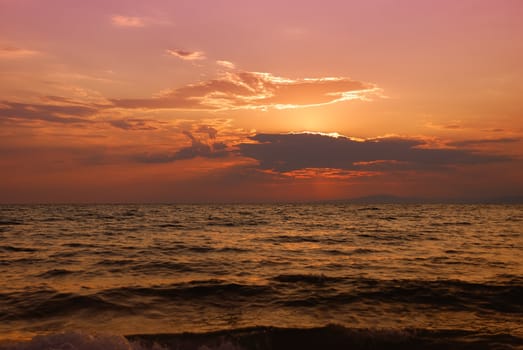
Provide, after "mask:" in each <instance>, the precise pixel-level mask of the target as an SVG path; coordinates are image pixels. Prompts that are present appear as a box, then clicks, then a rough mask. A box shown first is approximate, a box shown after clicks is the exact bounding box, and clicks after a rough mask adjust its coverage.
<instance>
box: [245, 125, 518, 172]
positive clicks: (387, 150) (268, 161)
mask: <svg viewBox="0 0 523 350" xmlns="http://www.w3.org/2000/svg"><path fill="white" fill-rule="evenodd" d="M251 140H252V141H255V142H253V143H242V144H239V145H238V147H239V155H241V156H244V157H249V158H253V159H256V160H257V161H258V162H259V168H260V169H264V170H272V171H276V172H280V173H285V172H292V171H296V170H303V169H313V168H324V169H341V170H361V171H386V170H404V169H417V170H424V169H425V170H434V169H441V168H446V167H449V166H454V165H466V164H484V163H491V162H498V161H506V160H510V158H508V157H505V156H499V155H489V154H482V153H477V152H473V151H470V150H457V149H431V148H426V143H425V141H423V140H417V139H406V138H378V139H367V140H363V141H360V140H354V139H351V138H348V137H345V136H338V137H332V136H329V135H325V134H318V133H292V134H257V135H255V136H253V137H251Z"/></svg>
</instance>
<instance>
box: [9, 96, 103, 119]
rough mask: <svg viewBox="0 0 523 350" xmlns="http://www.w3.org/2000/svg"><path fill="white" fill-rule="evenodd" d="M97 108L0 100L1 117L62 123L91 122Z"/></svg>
mask: <svg viewBox="0 0 523 350" xmlns="http://www.w3.org/2000/svg"><path fill="white" fill-rule="evenodd" d="M97 112H98V109H97V108H94V107H89V106H80V105H43V104H27V103H17V102H7V101H2V102H0V119H24V120H40V121H46V122H52V123H60V124H79V123H91V122H92V121H91V120H90V119H88V118H87V117H90V116H92V115H94V114H96V113H97Z"/></svg>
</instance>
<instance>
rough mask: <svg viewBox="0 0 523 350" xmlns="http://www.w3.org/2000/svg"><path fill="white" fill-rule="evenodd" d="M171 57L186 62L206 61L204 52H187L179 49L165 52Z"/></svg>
mask: <svg viewBox="0 0 523 350" xmlns="http://www.w3.org/2000/svg"><path fill="white" fill-rule="evenodd" d="M165 52H167V53H168V54H169V55H171V56H174V57H176V58H179V59H182V60H184V61H199V60H204V59H205V53H204V52H203V51H185V50H178V49H168V50H165Z"/></svg>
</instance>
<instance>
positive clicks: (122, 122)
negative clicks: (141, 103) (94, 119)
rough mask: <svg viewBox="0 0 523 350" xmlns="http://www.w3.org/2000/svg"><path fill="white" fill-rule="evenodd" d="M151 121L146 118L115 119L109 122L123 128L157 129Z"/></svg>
mask: <svg viewBox="0 0 523 350" xmlns="http://www.w3.org/2000/svg"><path fill="white" fill-rule="evenodd" d="M150 122H151V121H150V120H146V119H114V120H110V121H109V122H108V123H109V124H111V125H112V126H114V127H115V128H118V129H122V130H157V129H158V128H156V127H154V126H152V125H150Z"/></svg>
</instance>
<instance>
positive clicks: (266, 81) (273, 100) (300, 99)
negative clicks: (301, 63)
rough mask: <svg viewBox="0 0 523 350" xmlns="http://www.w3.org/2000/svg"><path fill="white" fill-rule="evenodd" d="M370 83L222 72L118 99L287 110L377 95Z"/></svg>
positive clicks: (129, 104)
mask: <svg viewBox="0 0 523 350" xmlns="http://www.w3.org/2000/svg"><path fill="white" fill-rule="evenodd" d="M380 91H381V90H380V89H379V88H378V87H376V86H375V85H374V84H370V83H364V82H360V81H356V80H352V79H350V78H345V77H326V78H305V79H291V78H284V77H278V76H274V75H272V74H270V73H261V72H226V73H224V74H222V75H221V76H219V77H218V78H217V79H212V80H208V81H203V82H199V83H196V84H191V85H187V86H184V87H181V88H178V89H174V90H170V91H167V92H165V93H163V94H162V95H161V96H158V97H154V98H150V99H120V100H112V102H113V103H114V104H115V105H116V106H118V107H122V108H150V109H157V108H168V109H182V110H205V111H224V110H238V109H261V110H266V109H269V108H274V109H290V108H304V107H311V106H320V105H327V104H332V103H337V102H342V101H348V100H354V99H360V100H366V99H369V98H370V97H371V96H376V95H378V96H379V94H380Z"/></svg>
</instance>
